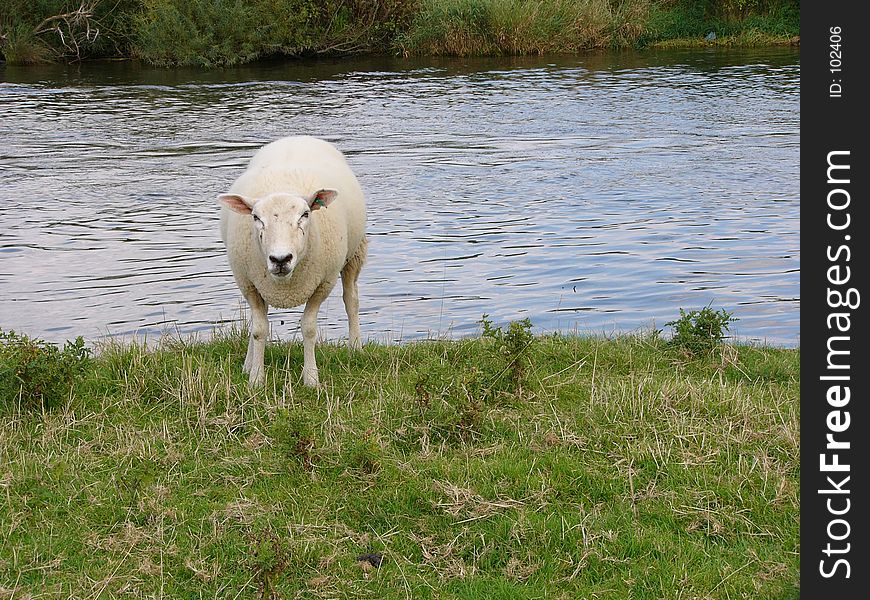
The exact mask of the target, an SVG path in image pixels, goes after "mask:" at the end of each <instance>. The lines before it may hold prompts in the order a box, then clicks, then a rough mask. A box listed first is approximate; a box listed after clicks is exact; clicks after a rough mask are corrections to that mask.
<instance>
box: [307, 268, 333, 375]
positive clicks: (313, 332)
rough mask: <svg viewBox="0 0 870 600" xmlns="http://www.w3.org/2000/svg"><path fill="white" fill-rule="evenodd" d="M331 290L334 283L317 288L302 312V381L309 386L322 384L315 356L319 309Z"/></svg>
mask: <svg viewBox="0 0 870 600" xmlns="http://www.w3.org/2000/svg"><path fill="white" fill-rule="evenodd" d="M333 285H334V283H333ZM331 290H332V285H328V286H321V287H319V288H317V290H316V291H315V292H314V294H313V295H312V296H311V298H309V299H308V303H307V304H306V305H305V310H304V311H303V312H302V356H303V363H302V383H304V384H305V385H307V386H309V387H317V386H318V385H320V379H319V377H318V375H317V359H316V358H315V356H314V345H315V342H316V341H317V311H318V310H320V305H321V304H322V303H323V301H324V300H325V299H326V297H327V296H329V292H330V291H331Z"/></svg>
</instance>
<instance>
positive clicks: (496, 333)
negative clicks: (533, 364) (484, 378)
mask: <svg viewBox="0 0 870 600" xmlns="http://www.w3.org/2000/svg"><path fill="white" fill-rule="evenodd" d="M480 323H481V325H483V337H484V338H489V339H491V340H493V341H494V342H495V344H494V347H495V352H496V354H497V355H498V356H499V357H500V358H501V360H502V362H503V364H504V368H503V369H502V370H501V372H500V373H496V374H495V377H494V378H493V382H492V386H491V388H492V389H494V390H498V389H499V388H501V387H503V386H500V385H499V384H500V383H501V381H502V380H503V379H506V380H507V384H508V385H507V391H510V392H512V393H519V392H520V391H522V389H523V387H524V386H525V385H526V383H527V376H528V368H529V364H530V361H529V350H530V349H531V347H532V345H533V344H534V342H535V336H534V335H532V322H531V321H530V320H529V319H522V320H521V321H512V322H511V323H510V324H509V325H508V328H507V331H505V330H503V329H502V328H501V327H500V326H499V327H494V326H493V324H492V321H490V320H489V315H483V318H482V319H481V320H480Z"/></svg>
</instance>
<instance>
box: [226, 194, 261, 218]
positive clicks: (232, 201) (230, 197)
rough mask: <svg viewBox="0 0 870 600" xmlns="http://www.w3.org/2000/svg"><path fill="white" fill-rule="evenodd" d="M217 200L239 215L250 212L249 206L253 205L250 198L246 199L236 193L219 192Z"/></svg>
mask: <svg viewBox="0 0 870 600" xmlns="http://www.w3.org/2000/svg"><path fill="white" fill-rule="evenodd" d="M218 201H219V202H222V203H223V204H224V206H226V207H227V208H229V209H230V210H232V211H235V212H237V213H239V214H240V215H249V214H251V208H252V207H253V206H254V202H253V201H252V200H248V199H247V198H245V197H244V196H240V195H238V194H221V195H220V196H218Z"/></svg>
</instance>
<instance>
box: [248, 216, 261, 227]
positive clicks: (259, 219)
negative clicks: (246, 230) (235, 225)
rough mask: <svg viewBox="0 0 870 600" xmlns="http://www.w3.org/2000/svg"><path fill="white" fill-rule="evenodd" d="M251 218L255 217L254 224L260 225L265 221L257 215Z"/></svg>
mask: <svg viewBox="0 0 870 600" xmlns="http://www.w3.org/2000/svg"><path fill="white" fill-rule="evenodd" d="M251 216H252V217H254V223H259V224H260V225H262V224H263V220H262V219H261V218H260V217H258V216H257V215H251Z"/></svg>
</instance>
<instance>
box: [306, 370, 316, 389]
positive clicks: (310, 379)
mask: <svg viewBox="0 0 870 600" xmlns="http://www.w3.org/2000/svg"><path fill="white" fill-rule="evenodd" d="M302 383H304V384H305V385H307V386H308V387H312V388H316V387H319V386H320V379H319V378H318V376H317V369H302Z"/></svg>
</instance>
